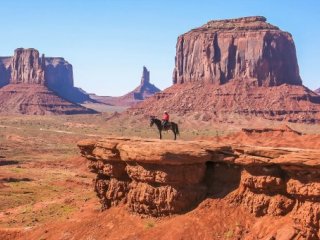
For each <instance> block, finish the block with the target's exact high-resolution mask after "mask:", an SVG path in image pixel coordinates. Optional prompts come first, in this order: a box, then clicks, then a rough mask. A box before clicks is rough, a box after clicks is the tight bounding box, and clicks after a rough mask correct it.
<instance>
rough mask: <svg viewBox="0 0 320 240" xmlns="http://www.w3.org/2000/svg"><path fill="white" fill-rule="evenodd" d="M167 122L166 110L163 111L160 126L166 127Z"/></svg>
mask: <svg viewBox="0 0 320 240" xmlns="http://www.w3.org/2000/svg"><path fill="white" fill-rule="evenodd" d="M168 123H169V114H168V112H167V111H164V113H163V116H162V127H163V128H166V127H167V126H168Z"/></svg>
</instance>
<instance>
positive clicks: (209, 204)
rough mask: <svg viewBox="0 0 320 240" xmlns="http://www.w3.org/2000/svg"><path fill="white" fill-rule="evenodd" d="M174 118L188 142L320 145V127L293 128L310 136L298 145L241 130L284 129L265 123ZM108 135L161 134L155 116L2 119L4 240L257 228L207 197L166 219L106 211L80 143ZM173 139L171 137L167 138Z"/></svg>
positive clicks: (229, 234) (194, 234)
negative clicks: (151, 118)
mask: <svg viewBox="0 0 320 240" xmlns="http://www.w3.org/2000/svg"><path fill="white" fill-rule="evenodd" d="M172 120H173V121H176V122H177V123H178V124H179V127H180V132H181V134H180V140H190V139H203V138H205V139H211V140H212V141H225V142H232V143H237V144H259V142H262V143H263V142H264V144H262V145H276V146H283V145H288V143H290V144H289V145H290V146H291V147H302V148H309V147H310V148H311V147H317V146H318V145H316V144H315V143H317V144H319V143H320V141H319V135H317V134H320V126H319V125H301V124H289V126H290V127H291V128H292V129H294V130H297V131H300V132H302V133H304V134H305V135H303V138H300V137H299V138H297V139H301V140H299V141H298V140H297V139H295V138H294V137H293V138H292V139H291V140H290V139H288V136H278V135H276V136H273V135H270V134H269V135H264V136H263V138H261V135H251V136H248V135H243V133H241V132H240V133H239V131H240V130H241V128H244V127H246V128H248V127H251V128H252V127H257V128H258V127H279V126H280V125H282V124H283V123H277V122H268V121H265V120H261V119H260V120H256V121H254V122H250V120H248V119H238V122H235V121H234V120H232V122H229V123H228V122H224V123H215V122H204V121H198V120H196V119H195V118H194V117H193V116H189V117H187V118H183V119H182V118H180V117H179V116H174V115H173V116H172ZM107 135H114V136H137V137H149V138H157V137H158V133H157V130H156V129H155V128H150V126H149V118H148V116H144V117H136V116H128V115H125V116H119V115H118V114H114V113H104V114H99V115H74V116H0V203H1V204H0V239H42V240H44V239H90V240H93V239H177V238H175V237H177V236H179V237H180V239H237V238H239V237H241V236H242V235H243V234H244V233H245V232H246V231H247V230H248V229H249V228H250V226H252V224H254V221H255V219H254V218H253V217H251V216H250V215H247V214H245V213H244V212H242V211H241V209H238V208H234V207H233V206H226V204H227V203H226V202H225V201H224V200H219V199H207V200H205V201H204V202H202V203H201V204H200V205H199V206H198V208H196V209H195V210H193V211H191V212H189V213H187V214H185V215H180V216H172V217H167V218H161V219H155V218H141V217H139V216H136V215H133V214H130V213H128V212H127V211H126V210H124V209H123V208H121V206H119V207H115V208H111V209H109V210H106V211H104V212H100V203H99V201H98V198H97V197H96V196H95V193H94V191H93V188H92V179H93V178H94V175H93V174H91V173H90V172H89V171H88V170H87V167H86V162H85V160H84V159H83V158H81V156H80V154H79V150H78V148H77V146H76V143H77V141H79V140H81V139H85V138H100V137H103V136H107ZM172 137H173V136H172V133H170V132H168V133H165V134H164V138H165V139H171V138H172ZM306 142H309V143H310V144H309V145H306V144H305V143H306ZM209 212H210V213H209ZM167 229H171V231H170V233H169V232H168V231H167ZM159 236H161V238H160V237H159Z"/></svg>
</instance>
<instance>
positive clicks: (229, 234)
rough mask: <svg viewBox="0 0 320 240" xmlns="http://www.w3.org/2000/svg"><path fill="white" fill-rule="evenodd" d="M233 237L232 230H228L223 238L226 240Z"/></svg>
mask: <svg viewBox="0 0 320 240" xmlns="http://www.w3.org/2000/svg"><path fill="white" fill-rule="evenodd" d="M233 235H234V232H233V230H232V229H229V230H228V231H227V232H225V233H224V237H225V238H226V239H229V238H233Z"/></svg>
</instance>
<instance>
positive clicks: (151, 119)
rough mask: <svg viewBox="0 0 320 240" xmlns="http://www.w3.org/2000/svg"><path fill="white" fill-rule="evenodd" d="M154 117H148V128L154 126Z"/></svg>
mask: <svg viewBox="0 0 320 240" xmlns="http://www.w3.org/2000/svg"><path fill="white" fill-rule="evenodd" d="M154 120H155V116H150V127H152V125H153V124H154Z"/></svg>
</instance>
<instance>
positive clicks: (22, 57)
mask: <svg viewBox="0 0 320 240" xmlns="http://www.w3.org/2000/svg"><path fill="white" fill-rule="evenodd" d="M0 87H1V88H0V114H31V115H47V114H49V115H51V114H86V113H96V112H95V111H94V110H91V109H88V108H85V107H82V106H81V105H79V104H76V103H75V102H76V101H74V102H71V100H76V99H75V98H74V96H76V95H72V94H70V95H65V94H67V93H71V92H72V91H74V92H77V90H76V89H75V88H74V87H73V77H72V66H71V65H70V64H69V63H67V62H66V61H64V59H63V58H58V59H57V58H45V57H44V55H42V56H41V57H40V55H39V52H38V51H37V50H36V49H33V48H29V49H23V48H18V49H16V50H15V52H14V56H13V57H1V58H0ZM59 89H62V90H61V91H59ZM78 96H80V95H78ZM87 98H88V97H87ZM68 100H69V101H68Z"/></svg>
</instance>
